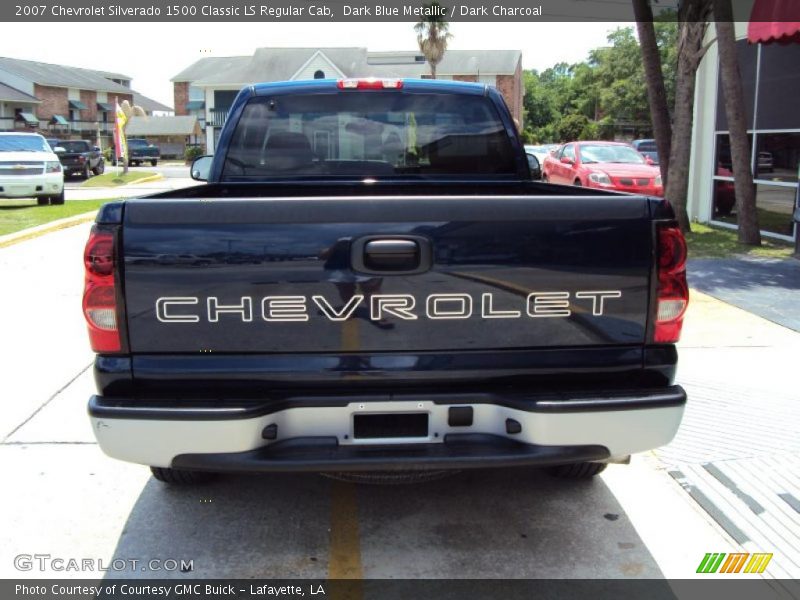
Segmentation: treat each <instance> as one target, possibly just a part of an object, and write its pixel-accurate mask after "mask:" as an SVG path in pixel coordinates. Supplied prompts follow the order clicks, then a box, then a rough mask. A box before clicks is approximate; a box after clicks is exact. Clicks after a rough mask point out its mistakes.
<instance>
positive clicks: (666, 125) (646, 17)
mask: <svg viewBox="0 0 800 600" xmlns="http://www.w3.org/2000/svg"><path fill="white" fill-rule="evenodd" d="M633 13H634V16H635V17H636V29H637V31H638V33H639V47H640V48H641V51H642V64H643V65H644V74H645V83H646V84H647V99H648V102H649V104H650V114H651V116H652V121H653V137H654V138H655V139H656V147H657V148H658V157H659V167H660V169H661V179H662V180H663V181H664V185H666V183H667V175H668V173H669V154H670V148H671V146H672V122H671V121H670V114H669V106H668V105H667V88H666V86H665V85H664V71H663V69H662V67H661V53H660V52H659V50H658V43H657V42H656V30H655V25H654V24H653V9H652V8H651V6H650V0H633Z"/></svg>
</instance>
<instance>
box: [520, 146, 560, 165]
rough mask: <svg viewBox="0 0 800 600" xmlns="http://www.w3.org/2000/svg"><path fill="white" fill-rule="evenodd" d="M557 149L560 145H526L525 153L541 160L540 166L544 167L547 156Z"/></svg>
mask: <svg viewBox="0 0 800 600" xmlns="http://www.w3.org/2000/svg"><path fill="white" fill-rule="evenodd" d="M557 148H558V144H539V145H532V144H526V145H525V152H526V153H527V154H533V155H534V156H535V157H536V158H537V159H538V160H539V164H540V165H542V164H544V159H545V158H547V156H548V155H549V154H550V153H551V152H552V151H553V150H556V149H557Z"/></svg>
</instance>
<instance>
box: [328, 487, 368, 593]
mask: <svg viewBox="0 0 800 600" xmlns="http://www.w3.org/2000/svg"><path fill="white" fill-rule="evenodd" d="M363 577H364V571H363V568H362V565H361V540H360V535H359V528H358V499H357V490H356V486H355V484H352V483H345V482H343V481H334V482H333V487H332V490H331V541H330V550H329V558H328V579H329V581H330V584H329V589H328V591H329V592H330V595H331V597H332V598H335V599H341V600H358V599H360V598H361V597H362V596H363V588H362V583H361V579H362V578H363Z"/></svg>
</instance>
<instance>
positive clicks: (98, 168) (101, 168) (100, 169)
mask: <svg viewBox="0 0 800 600" xmlns="http://www.w3.org/2000/svg"><path fill="white" fill-rule="evenodd" d="M105 171H106V163H105V161H102V160H101V161H100V162H99V163H98V165H97V166H96V167H95V168H94V169H93V170H92V172H93V173H94V174H95V175H102V174H103V173H105Z"/></svg>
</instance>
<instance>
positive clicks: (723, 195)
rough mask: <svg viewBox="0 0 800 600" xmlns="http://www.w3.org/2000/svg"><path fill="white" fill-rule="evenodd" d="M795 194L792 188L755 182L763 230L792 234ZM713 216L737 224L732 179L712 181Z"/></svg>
mask: <svg viewBox="0 0 800 600" xmlns="http://www.w3.org/2000/svg"><path fill="white" fill-rule="evenodd" d="M795 193H796V189H795V188H794V187H788V186H777V185H768V184H763V183H759V184H757V185H756V209H757V210H758V224H759V227H760V228H761V230H762V231H768V232H770V233H777V234H780V235H786V236H791V235H792V230H793V222H792V214H793V212H794V202H795ZM714 218H715V219H716V220H718V221H722V222H724V223H733V224H736V223H737V215H736V201H735V195H734V191H733V182H732V181H721V180H716V181H714Z"/></svg>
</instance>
